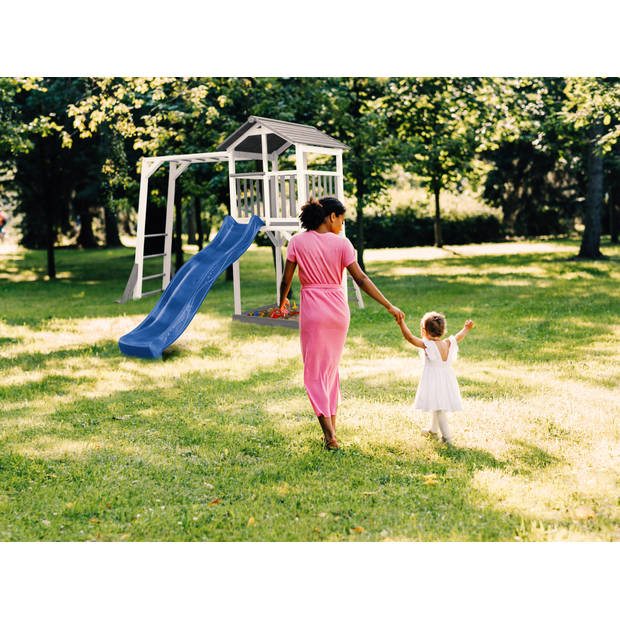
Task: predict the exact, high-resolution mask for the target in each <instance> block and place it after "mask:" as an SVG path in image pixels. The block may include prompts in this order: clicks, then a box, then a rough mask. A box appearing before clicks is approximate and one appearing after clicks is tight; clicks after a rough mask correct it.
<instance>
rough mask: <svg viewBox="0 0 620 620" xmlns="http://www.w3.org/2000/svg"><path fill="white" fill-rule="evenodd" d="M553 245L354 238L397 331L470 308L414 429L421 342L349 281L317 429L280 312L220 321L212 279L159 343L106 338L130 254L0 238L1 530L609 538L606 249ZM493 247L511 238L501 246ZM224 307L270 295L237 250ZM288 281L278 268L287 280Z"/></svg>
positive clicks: (616, 254)
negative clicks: (136, 348) (447, 367)
mask: <svg viewBox="0 0 620 620" xmlns="http://www.w3.org/2000/svg"><path fill="white" fill-rule="evenodd" d="M576 250H577V245H576V243H575V242H571V241H563V242H555V243H551V242H546V243H545V244H541V243H532V244H521V245H519V246H516V245H514V244H495V245H489V246H475V247H474V246H472V247H452V248H449V249H448V250H447V251H444V252H442V251H437V250H433V249H430V248H429V249H427V250H420V249H412V250H411V251H403V250H376V251H369V252H368V253H367V262H368V265H367V266H368V272H369V274H370V275H371V277H372V278H373V280H374V281H375V282H376V284H377V285H378V286H379V287H380V288H381V290H382V291H383V292H384V293H385V294H386V295H387V296H388V297H389V298H390V299H391V300H392V301H393V302H394V303H396V304H398V305H399V306H401V307H402V308H403V309H404V310H405V312H406V313H407V315H408V317H409V319H408V321H409V325H410V327H412V328H416V327H417V324H418V320H419V316H421V314H422V313H423V312H425V311H427V310H431V309H436V310H440V311H443V312H444V313H445V314H446V315H447V318H448V326H449V331H451V332H455V331H456V330H457V329H458V328H460V326H461V324H462V322H463V321H464V320H465V319H466V318H469V317H471V318H473V319H474V320H475V321H476V324H477V326H476V328H475V330H474V331H473V332H472V334H471V335H470V336H469V337H468V339H467V340H466V341H465V342H464V343H463V345H462V347H461V353H462V355H461V359H460V360H459V362H458V365H457V373H458V375H459V380H460V384H461V390H462V393H463V397H464V405H465V411H464V412H462V413H460V414H455V415H453V416H452V417H451V426H452V429H453V432H454V437H455V443H456V447H455V448H454V449H450V448H445V447H443V446H441V445H438V444H437V443H434V442H432V441H428V440H426V439H424V438H423V437H421V436H420V435H419V429H420V428H421V426H422V425H424V424H425V423H426V420H425V419H424V416H423V415H422V414H418V413H415V412H413V411H412V410H411V406H412V403H413V398H414V395H415V388H416V385H417V380H418V375H419V371H420V362H419V360H418V357H417V355H416V352H415V350H413V349H412V348H411V347H410V346H409V345H408V344H407V343H406V342H404V340H402V338H401V336H400V332H399V330H398V328H397V326H396V325H395V324H394V323H393V321H391V320H390V317H389V316H388V315H387V313H385V311H384V310H383V309H382V308H380V307H379V306H378V305H376V304H374V302H372V301H370V300H366V301H367V307H366V309H364V310H359V309H357V308H354V307H353V306H352V320H351V327H350V331H349V337H348V340H347V345H346V348H345V353H344V356H343V360H342V365H341V376H342V379H343V397H344V402H343V405H342V407H341V410H340V415H339V417H338V426H339V433H338V434H339V437H340V440H341V443H342V445H343V446H344V450H343V451H342V452H340V453H327V452H325V451H324V450H322V449H321V447H320V442H319V438H320V432H319V428H318V424H317V423H316V421H315V419H314V416H313V414H312V412H311V409H310V406H309V403H308V402H307V398H306V396H305V392H304V390H303V384H302V373H303V369H302V365H301V360H300V354H299V344H298V336H297V333H296V332H293V331H290V330H286V329H273V328H263V327H258V326H251V325H245V324H239V323H233V322H231V320H230V316H231V315H232V311H233V300H232V285H231V283H228V282H225V281H224V279H223V278H221V279H220V280H219V281H218V282H217V283H216V285H215V286H214V288H213V290H212V291H211V293H210V294H209V296H208V297H207V299H206V301H205V303H204V305H203V307H202V308H201V311H200V313H199V314H198V315H197V317H196V318H195V320H194V321H193V322H192V324H191V325H190V327H189V329H188V330H187V332H186V333H185V334H184V335H183V336H182V338H181V339H180V340H179V341H178V342H177V343H175V344H174V345H173V346H172V347H170V349H169V350H168V351H166V352H165V353H164V357H163V359H162V360H139V359H132V358H127V357H124V356H123V355H121V353H120V351H119V350H118V346H117V340H118V338H119V337H120V336H121V335H122V334H123V333H125V332H127V331H129V330H130V329H132V328H133V327H134V326H135V325H136V324H137V323H138V322H139V321H140V320H141V319H142V318H143V317H144V315H145V314H146V313H147V312H148V311H149V310H150V308H151V307H152V306H153V304H154V298H153V297H151V298H146V299H144V300H141V301H137V302H132V303H130V304H127V305H118V304H115V303H113V300H114V299H117V298H118V297H120V295H121V293H122V290H123V288H124V285H125V280H126V277H127V275H128V273H129V271H130V266H131V263H132V261H133V251H132V250H131V249H129V248H124V249H119V250H94V251H78V250H72V251H59V252H57V263H58V272H59V278H58V280H57V281H55V282H48V281H45V279H44V277H43V274H44V267H45V265H44V259H45V257H44V254H43V253H41V252H26V251H23V250H20V249H17V248H13V249H11V248H9V247H7V246H4V247H3V248H2V249H0V252H2V254H0V278H1V279H0V317H1V321H0V396H1V398H0V403H1V407H2V414H1V416H0V540H65V541H69V540H127V541H137V540H210V541H225V540H248V541H251V540H307V541H320V540H356V541H360V540H362V541H364V540H367V541H378V540H469V541H475V540H479V541H493V540H503V541H505V540H515V539H516V540H616V539H618V537H619V533H620V526H619V521H618V513H619V503H618V472H619V469H620V467H619V463H618V457H619V456H620V449H619V446H620V443H619V437H620V433H619V428H620V422H619V420H620V416H619V415H618V414H619V413H620V410H619V405H618V396H619V392H618V385H619V379H620V364H619V361H620V353H619V351H618V349H619V347H618V342H619V336H620V320H619V318H618V310H619V308H620V286H619V284H620V274H619V270H618V266H619V261H620V251H619V250H618V248H611V247H608V246H607V247H605V248H604V251H605V253H606V254H608V255H610V256H611V257H612V259H611V260H609V261H606V262H573V261H567V260H566V259H567V258H568V257H570V256H572V255H574V254H575V253H576ZM511 252H512V253H511ZM241 272H242V279H243V296H244V307H256V306H259V305H263V304H265V303H269V302H271V301H272V298H273V297H274V296H275V284H274V280H273V267H272V262H271V252H270V250H269V249H268V248H256V247H253V248H252V249H251V250H250V251H249V252H248V253H247V254H246V255H245V256H244V258H243V259H242V267H241ZM296 290H297V291H298V287H296Z"/></svg>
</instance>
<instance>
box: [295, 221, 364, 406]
mask: <svg viewBox="0 0 620 620" xmlns="http://www.w3.org/2000/svg"><path fill="white" fill-rule="evenodd" d="M286 258H287V260H290V261H291V262H293V263H297V265H298V266H299V281H300V282H301V301H300V308H299V337H300V342H301V354H302V357H303V360H304V386H305V387H306V391H307V392H308V398H309V399H310V403H311V405H312V408H313V409H314V412H315V413H316V415H317V416H325V417H330V416H332V415H336V411H337V409H338V404H339V402H340V376H339V374H338V365H339V363H340V357H341V355H342V350H343V348H344V341H345V339H346V337H347V331H348V329H349V320H350V313H349V305H348V304H347V300H346V298H345V294H344V290H343V288H342V273H343V271H344V269H345V267H348V266H349V265H350V264H351V263H353V262H355V249H354V248H353V245H352V244H351V242H350V241H349V240H348V239H347V238H346V237H340V236H338V235H335V234H334V233H329V232H328V233H318V232H316V231H315V230H309V231H306V232H303V233H298V234H296V235H295V236H294V237H293V238H292V239H291V240H290V241H289V244H288V249H287V252H286Z"/></svg>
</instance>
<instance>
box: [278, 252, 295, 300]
mask: <svg viewBox="0 0 620 620" xmlns="http://www.w3.org/2000/svg"><path fill="white" fill-rule="evenodd" d="M296 268H297V263H293V262H292V261H290V260H287V261H286V264H285V265H284V273H283V274H282V282H281V283H280V312H283V311H284V306H285V305H286V302H287V301H288V300H287V299H286V296H287V295H288V292H289V291H290V290H291V283H292V282H293V275H294V274H295V269H296Z"/></svg>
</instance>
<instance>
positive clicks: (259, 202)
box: [231, 170, 338, 226]
mask: <svg viewBox="0 0 620 620" xmlns="http://www.w3.org/2000/svg"><path fill="white" fill-rule="evenodd" d="M304 176H305V182H306V188H305V189H306V192H305V194H306V196H312V197H314V198H320V197H321V196H327V195H329V196H335V195H336V193H337V189H338V188H337V185H336V177H337V173H336V172H328V171H307V172H306V173H305V174H304ZM231 178H233V179H234V182H235V189H236V195H237V201H236V203H237V204H236V207H237V213H236V217H237V219H239V220H245V219H249V218H250V217H252V215H258V216H259V217H260V218H262V219H263V220H264V221H265V223H266V224H267V226H270V225H276V226H277V225H283V224H284V225H286V224H291V223H295V224H296V225H297V224H298V223H299V220H298V217H299V211H298V209H299V192H298V188H297V172H296V171H294V170H281V171H278V172H267V173H262V172H241V173H236V174H232V175H231ZM265 191H268V192H269V201H268V203H269V213H266V209H265ZM233 215H235V214H233Z"/></svg>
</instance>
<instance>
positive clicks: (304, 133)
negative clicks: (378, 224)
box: [119, 116, 364, 357]
mask: <svg viewBox="0 0 620 620" xmlns="http://www.w3.org/2000/svg"><path fill="white" fill-rule="evenodd" d="M348 148H349V147H347V146H346V145H345V144H343V143H342V142H340V141H338V140H336V139H335V138H332V137H331V136H328V135H327V134H325V133H323V132H322V131H319V130H318V129H316V128H315V127H312V126H310V125H301V124H298V123H290V122H285V121H279V120H274V119H269V118H263V117H259V116H250V117H249V118H248V120H247V122H246V123H244V124H243V125H242V126H241V127H239V128H238V129H237V130H236V131H235V132H234V133H232V134H231V135H230V136H228V137H227V138H226V139H225V140H224V141H223V142H222V143H221V144H220V145H219V146H218V147H217V150H216V151H212V152H207V153H196V154H185V155H165V156H160V157H145V158H143V160H142V171H141V175H140V194H139V201H138V231H137V239H136V254H135V262H134V266H133V268H132V271H131V274H130V276H129V280H128V282H127V285H126V287H125V291H124V293H123V296H122V299H120V300H119V302H121V303H125V302H127V301H129V300H132V299H141V298H143V297H146V296H148V295H154V294H158V293H162V294H161V297H160V298H159V300H158V302H157V304H156V305H155V307H154V308H153V310H152V311H151V312H150V313H149V315H148V316H147V317H146V318H145V319H144V321H142V323H140V324H139V325H138V326H137V327H136V328H135V329H133V330H132V331H131V332H129V333H128V334H125V335H124V336H122V337H121V338H120V340H119V346H120V349H121V351H123V353H125V354H127V355H133V356H138V357H160V356H161V354H162V352H163V350H164V349H165V348H166V347H168V346H170V345H171V344H172V343H173V342H174V341H175V340H177V339H178V338H179V337H180V336H181V334H182V333H183V331H184V330H185V329H186V328H187V326H188V325H189V323H190V322H191V320H192V319H193V317H194V316H195V314H196V312H197V311H198V309H199V308H200V306H201V304H202V302H203V301H204V299H205V297H206V295H207V293H208V292H209V290H210V289H211V287H212V286H213V284H214V283H215V281H216V280H217V279H218V278H219V276H220V275H221V274H222V273H223V272H224V271H225V270H226V268H227V267H229V266H230V265H232V271H233V296H234V314H233V317H232V318H233V320H235V321H242V322H246V323H255V324H261V325H271V326H282V327H290V328H294V329H296V328H298V326H299V308H298V307H295V309H293V308H291V310H292V312H290V313H289V314H287V315H284V316H282V315H280V313H279V310H278V306H277V303H278V301H279V299H278V297H279V291H280V282H281V280H282V272H283V263H282V248H283V247H284V246H285V244H286V243H287V242H288V241H289V240H290V238H291V236H292V235H293V234H294V233H296V232H298V231H299V230H300V229H301V226H300V221H299V212H300V209H301V206H302V205H303V204H305V203H306V202H307V200H308V198H309V197H310V196H314V197H316V198H320V197H321V196H329V195H331V196H336V197H337V198H338V199H339V200H340V201H342V202H344V186H343V170H342V154H343V151H344V150H348ZM289 149H290V150H294V160H295V167H294V169H289V170H286V169H285V170H280V168H279V160H280V157H281V156H286V155H287V154H288V153H287V152H288V151H289ZM308 155H323V156H329V157H330V161H334V165H333V169H310V168H309V167H308ZM252 160H255V161H257V162H262V171H260V172H237V171H236V164H237V163H238V162H242V161H252ZM214 162H227V163H228V171H229V174H228V178H229V191H230V215H229V216H226V217H225V218H224V221H223V223H222V226H221V228H220V230H219V231H218V233H217V234H216V236H215V237H214V238H213V240H212V241H211V242H210V243H209V245H207V246H206V247H205V248H204V249H203V250H201V251H200V252H198V253H197V254H196V255H195V256H193V257H192V258H191V259H190V260H189V261H188V262H187V263H185V264H184V265H183V266H182V267H181V268H180V269H179V270H178V271H177V273H176V274H175V275H174V277H171V276H172V230H173V229H172V226H173V214H174V201H175V183H176V179H178V178H179V176H180V175H181V174H183V172H184V171H185V170H187V168H189V166H192V165H196V164H203V163H214ZM164 164H168V165H169V173H168V193H167V200H166V207H165V212H163V213H162V212H161V209H160V210H159V217H157V209H154V208H153V205H149V201H148V197H149V178H150V177H151V176H152V175H153V173H154V172H155V171H156V170H157V169H158V168H159V167H160V166H162V165H164ZM324 167H326V168H329V167H330V166H324ZM162 228H163V230H162ZM258 232H264V233H265V235H266V236H267V237H268V238H269V240H270V241H271V243H272V244H273V245H274V247H275V250H276V251H275V257H276V260H275V273H276V278H275V279H276V281H275V294H276V305H274V304H270V305H266V306H261V307H259V308H254V309H251V310H246V311H245V312H243V311H242V308H241V279H240V258H241V256H242V255H243V254H244V253H245V251H246V250H247V249H248V248H249V247H250V245H251V244H252V242H253V241H254V239H255V237H256V235H257V234H258ZM342 234H344V228H343V232H342ZM157 259H160V260H161V263H159V264H160V265H161V267H160V268H159V269H157V268H155V270H154V271H155V273H150V272H149V271H150V269H149V268H150V267H151V266H152V265H157V264H158V261H157ZM150 281H158V282H161V284H160V286H159V287H158V288H155V289H152V290H146V291H145V290H144V289H143V285H144V283H146V282H150ZM347 283H348V284H347ZM342 285H343V288H344V290H345V294H348V289H349V288H351V291H352V292H353V294H354V296H355V298H356V300H357V303H358V304H359V306H360V308H363V307H364V304H363V301H362V296H361V292H360V290H359V288H358V287H357V285H356V284H355V283H354V282H353V280H351V279H350V278H347V277H346V272H345V276H344V277H343V284H342Z"/></svg>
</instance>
